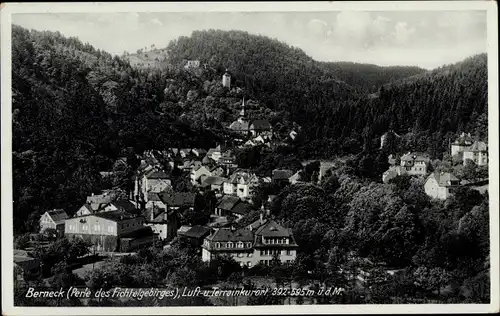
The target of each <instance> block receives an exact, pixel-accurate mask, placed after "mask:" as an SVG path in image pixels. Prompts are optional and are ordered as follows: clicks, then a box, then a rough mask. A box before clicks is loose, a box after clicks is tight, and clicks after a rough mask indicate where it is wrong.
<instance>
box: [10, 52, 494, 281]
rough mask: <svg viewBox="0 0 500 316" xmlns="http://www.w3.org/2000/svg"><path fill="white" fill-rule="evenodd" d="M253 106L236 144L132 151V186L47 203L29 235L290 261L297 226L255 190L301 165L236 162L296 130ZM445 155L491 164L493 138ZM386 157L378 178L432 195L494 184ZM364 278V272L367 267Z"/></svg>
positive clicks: (34, 263) (105, 247) (457, 145)
mask: <svg viewBox="0 0 500 316" xmlns="http://www.w3.org/2000/svg"><path fill="white" fill-rule="evenodd" d="M197 67H200V63H199V62H198V61H189V62H188V63H187V65H186V69H187V70H189V69H190V68H197ZM222 86H223V87H224V88H227V89H230V88H231V75H230V74H229V72H228V71H226V73H225V74H224V75H223V77H222ZM248 111H249V110H248V109H247V106H246V103H245V99H244V98H243V100H242V101H241V106H240V108H239V115H238V118H237V120H235V121H234V122H232V123H230V124H228V125H227V129H228V131H229V132H231V133H232V135H236V136H235V138H234V139H232V140H231V143H232V144H236V145H232V146H228V145H226V144H225V143H221V144H218V145H217V146H216V147H213V148H168V149H165V150H148V151H145V152H144V153H143V154H142V155H138V156H137V157H136V158H137V159H138V160H139V161H140V165H139V167H138V168H137V170H135V171H134V176H133V183H134V188H133V190H131V191H130V192H125V191H124V190H123V188H115V189H110V190H105V191H103V192H95V193H93V194H92V195H90V196H88V197H87V199H86V201H82V206H81V207H80V208H79V209H78V210H76V212H67V211H68V210H63V209H54V210H47V211H46V212H45V213H44V214H43V215H42V216H41V217H40V220H39V223H40V226H39V228H40V229H39V231H38V232H33V234H31V235H32V239H31V241H32V242H33V243H35V244H36V241H37V240H39V239H40V238H39V237H38V236H40V235H43V236H47V235H48V236H51V237H53V238H54V239H56V238H61V237H66V238H68V239H70V240H73V239H75V238H81V239H83V240H86V241H88V242H89V243H90V244H91V245H92V249H91V253H92V254H93V255H96V254H98V255H101V256H104V257H109V256H111V257H112V256H119V255H120V254H122V255H123V254H129V253H134V252H136V251H138V250H139V249H141V248H145V247H149V246H151V245H153V244H155V243H161V245H162V247H164V248H168V247H169V246H170V242H171V241H172V240H174V239H175V238H184V239H186V240H188V241H189V243H190V244H191V245H193V246H194V247H197V248H198V249H199V252H198V254H199V256H200V257H201V259H202V261H204V262H210V261H211V260H214V259H215V258H218V257H219V256H223V255H226V256H229V257H231V258H233V259H234V260H235V261H236V262H237V263H238V264H239V265H240V266H241V267H246V268H252V267H254V266H256V265H258V264H263V265H270V264H271V261H272V260H273V258H278V259H279V260H280V261H281V263H283V264H290V263H291V262H293V261H294V260H295V259H296V257H297V249H298V248H299V247H298V245H297V242H296V240H295V238H294V235H293V232H292V229H291V228H290V227H286V225H284V224H283V223H282V222H280V221H277V220H275V219H274V218H273V216H272V214H271V213H270V205H271V203H272V201H273V198H274V196H273V195H270V196H269V197H268V199H267V200H266V201H261V203H260V204H256V203H255V201H254V193H255V191H256V189H257V188H258V187H259V186H260V185H262V184H264V183H268V184H279V185H280V186H282V187H284V186H288V185H292V186H294V185H296V186H299V185H304V184H306V181H303V180H302V179H301V174H302V172H303V171H302V170H289V169H275V170H273V171H272V173H271V174H268V175H267V176H265V177H262V176H260V177H259V176H257V174H256V173H255V172H253V171H252V170H248V169H242V168H239V166H238V164H237V162H236V156H235V154H234V151H235V149H236V148H248V147H253V146H267V147H273V146H277V145H279V144H283V141H284V138H286V139H287V140H293V139H295V138H296V137H297V135H298V132H297V131H295V130H291V131H289V133H288V134H287V135H285V137H282V136H280V135H277V133H276V132H275V131H274V130H273V126H271V123H270V122H269V121H267V120H262V119H258V120H251V119H249V116H248ZM389 138H391V139H392V140H393V141H394V140H395V141H397V139H398V138H400V136H399V135H397V134H396V133H394V132H392V131H389V132H387V133H385V134H384V135H383V136H382V137H381V139H380V149H384V148H385V147H386V146H387V144H388V142H389V140H388V139H389ZM449 154H450V155H451V156H452V157H453V159H458V160H460V161H461V163H462V164H463V165H464V166H466V165H467V164H471V163H473V164H474V165H477V166H487V164H488V146H487V144H486V143H485V142H482V141H480V140H477V139H473V137H471V135H470V134H465V133H462V135H461V136H460V137H459V138H458V139H456V141H455V142H453V143H451V144H450V153H449ZM162 162H163V163H162ZM165 162H166V163H165ZM388 162H389V165H390V167H389V169H388V170H387V171H386V172H384V173H383V176H382V179H380V180H381V181H382V182H383V183H390V181H391V179H394V178H396V177H398V176H403V175H408V176H413V177H424V178H425V184H424V190H425V193H426V194H427V195H428V196H430V197H431V198H433V199H439V200H446V199H448V198H449V197H450V196H451V195H452V194H453V192H454V189H455V188H457V187H460V186H469V187H471V188H473V189H476V190H478V191H480V192H484V191H485V190H487V187H488V179H487V175H486V177H483V178H481V179H476V180H477V181H472V182H471V181H465V180H462V179H459V178H457V176H456V175H454V174H453V173H452V172H443V171H440V172H436V171H433V168H432V166H431V159H430V158H429V155H427V154H425V153H417V152H408V153H406V154H403V155H397V154H396V153H394V154H391V155H390V156H389V157H388ZM120 165H122V166H123V167H124V168H125V167H126V166H127V165H128V162H127V158H126V157H121V158H119V159H118V160H117V161H116V162H115V166H114V169H119V167H120ZM329 168H334V164H331V163H328V162H322V163H321V167H320V169H319V170H317V171H316V172H317V174H316V177H315V178H314V181H317V182H318V183H319V182H320V181H321V179H322V177H324V175H325V174H326V172H327V171H328V169H329ZM173 173H177V174H178V176H177V177H179V175H180V177H183V179H184V181H185V182H186V183H189V184H190V187H191V189H189V190H176V189H175V187H174V185H173V183H172V174H173ZM112 175H113V172H112V171H106V170H104V171H102V172H101V176H102V177H109V176H112ZM313 184H314V183H313ZM200 201H201V202H200ZM68 213H70V214H74V215H73V216H70V215H68ZM186 214H187V215H186ZM256 214H258V215H257V216H256ZM192 218H195V219H196V223H193V220H192ZM242 223H244V224H242ZM14 254H15V255H14V263H15V265H16V266H18V267H20V268H21V269H22V270H23V271H24V273H23V274H30V275H36V274H37V273H38V271H39V270H40V265H43V263H42V262H40V260H37V259H35V258H33V257H32V256H31V255H30V248H29V247H28V248H27V249H24V250H21V249H16V250H14ZM87 266H89V265H87ZM93 266H94V265H93V264H92V267H93ZM21 278H22V276H21ZM358 278H359V279H360V280H363V274H362V273H361V274H360V276H359V277H358Z"/></svg>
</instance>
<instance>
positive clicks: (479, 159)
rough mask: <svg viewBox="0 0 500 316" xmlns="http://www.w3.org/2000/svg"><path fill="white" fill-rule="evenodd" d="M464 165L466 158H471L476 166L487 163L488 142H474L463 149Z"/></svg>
mask: <svg viewBox="0 0 500 316" xmlns="http://www.w3.org/2000/svg"><path fill="white" fill-rule="evenodd" d="M463 153H464V165H465V164H466V163H467V160H472V161H473V162H474V163H475V164H476V165H478V166H486V165H488V144H486V143H485V142H477V141H476V142H474V143H473V144H472V145H471V146H470V147H468V148H466V149H464V151H463Z"/></svg>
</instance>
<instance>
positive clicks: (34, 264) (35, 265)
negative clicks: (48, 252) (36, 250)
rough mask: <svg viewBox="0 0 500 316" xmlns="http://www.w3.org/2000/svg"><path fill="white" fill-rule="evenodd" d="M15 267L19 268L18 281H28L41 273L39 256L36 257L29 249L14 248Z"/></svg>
mask: <svg viewBox="0 0 500 316" xmlns="http://www.w3.org/2000/svg"><path fill="white" fill-rule="evenodd" d="M13 259H14V267H18V268H19V275H17V280H18V281H26V280H30V279H34V278H36V277H37V276H38V275H39V274H40V263H41V260H40V259H39V258H34V257H33V256H32V255H31V254H30V253H29V252H28V251H26V250H20V249H14V258H13Z"/></svg>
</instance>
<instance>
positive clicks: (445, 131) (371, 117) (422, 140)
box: [305, 54, 488, 157]
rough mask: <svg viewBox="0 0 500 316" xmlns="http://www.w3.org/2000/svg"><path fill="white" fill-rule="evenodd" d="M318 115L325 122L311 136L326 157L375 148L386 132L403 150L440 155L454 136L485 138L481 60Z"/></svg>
mask: <svg viewBox="0 0 500 316" xmlns="http://www.w3.org/2000/svg"><path fill="white" fill-rule="evenodd" d="M318 117H325V118H326V119H325V120H326V124H322V125H320V124H317V125H316V129H317V131H316V134H317V135H324V136H326V137H323V139H328V138H329V140H326V143H325V144H324V145H325V146H330V148H332V149H331V150H330V152H331V153H333V152H334V151H335V149H339V148H343V149H342V151H348V150H349V148H347V147H350V148H353V147H354V148H361V147H362V146H363V145H365V147H368V148H370V147H371V148H376V142H377V139H378V137H380V136H381V135H382V134H383V133H384V132H386V131H388V130H389V129H392V130H394V131H396V132H398V133H399V134H401V135H403V136H404V137H403V139H404V141H405V142H403V144H404V147H405V149H411V150H419V151H428V152H429V153H431V155H433V156H434V157H441V156H442V154H443V152H446V151H447V150H448V146H449V142H450V140H451V141H453V139H454V138H455V137H456V134H457V133H460V132H470V133H472V134H474V136H475V137H477V138H480V139H483V140H486V139H487V134H488V76H487V56H486V54H480V55H477V56H473V57H470V58H468V59H466V60H464V61H463V62H460V63H457V64H454V65H448V66H445V67H441V68H438V69H435V70H433V71H429V72H426V73H423V74H418V75H415V76H412V77H409V78H405V79H401V80H399V81H396V82H393V83H390V84H386V85H384V86H382V87H381V88H380V89H379V92H377V93H375V94H373V95H371V96H370V97H368V98H366V99H364V100H362V101H360V102H358V103H357V104H356V105H355V106H346V105H339V106H338V107H335V108H325V109H323V112H322V113H321V114H320V115H318ZM333 135H335V137H333ZM346 144H347V145H346ZM313 146H314V147H315V148H316V147H319V146H320V145H319V144H315V145H313ZM305 150H306V151H307V150H309V151H310V150H314V149H313V148H306V149H305Z"/></svg>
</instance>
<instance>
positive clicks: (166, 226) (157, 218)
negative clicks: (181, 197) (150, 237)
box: [143, 207, 179, 241]
mask: <svg viewBox="0 0 500 316" xmlns="http://www.w3.org/2000/svg"><path fill="white" fill-rule="evenodd" d="M143 216H144V219H145V222H144V224H145V225H146V226H149V227H151V229H152V230H153V233H154V234H156V235H157V236H158V238H159V239H160V240H164V241H170V240H172V239H173V238H174V237H175V236H176V233H177V229H178V228H179V218H178V216H177V214H176V212H175V211H167V210H166V209H160V208H157V207H150V208H146V209H145V210H144V213H143Z"/></svg>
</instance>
